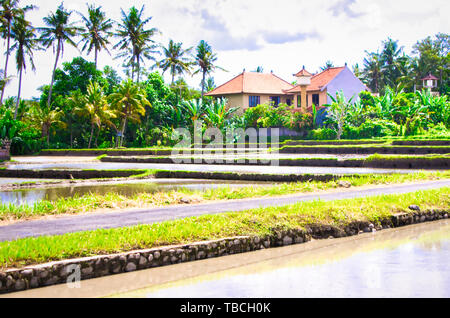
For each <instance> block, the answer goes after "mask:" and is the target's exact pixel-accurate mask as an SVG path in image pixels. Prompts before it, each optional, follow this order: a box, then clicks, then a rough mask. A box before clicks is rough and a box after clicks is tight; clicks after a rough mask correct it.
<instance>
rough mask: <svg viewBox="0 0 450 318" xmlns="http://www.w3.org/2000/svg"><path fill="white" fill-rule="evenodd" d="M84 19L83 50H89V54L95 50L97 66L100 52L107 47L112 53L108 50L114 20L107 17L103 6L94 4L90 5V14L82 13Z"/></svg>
mask: <svg viewBox="0 0 450 318" xmlns="http://www.w3.org/2000/svg"><path fill="white" fill-rule="evenodd" d="M80 15H81V18H82V19H83V22H84V25H85V30H84V31H83V33H81V36H82V37H83V39H82V40H81V41H80V43H82V42H83V43H84V46H83V48H82V51H83V52H84V51H85V50H87V54H88V55H89V54H91V52H92V50H94V54H95V68H97V59H98V53H99V52H100V51H101V50H102V49H105V50H106V52H108V54H111V53H110V52H109V50H108V44H110V43H109V41H108V37H109V36H111V35H112V34H113V33H112V32H111V31H110V30H111V29H112V27H113V21H112V20H111V19H107V18H106V14H105V12H103V11H102V7H95V6H94V5H88V16H87V17H86V16H84V15H82V14H81V13H80Z"/></svg>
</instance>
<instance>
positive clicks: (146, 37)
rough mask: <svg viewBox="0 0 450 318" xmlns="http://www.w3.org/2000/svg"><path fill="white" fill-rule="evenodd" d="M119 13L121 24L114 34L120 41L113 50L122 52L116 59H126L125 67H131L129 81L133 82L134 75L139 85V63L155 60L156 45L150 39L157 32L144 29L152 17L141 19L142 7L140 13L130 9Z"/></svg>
mask: <svg viewBox="0 0 450 318" xmlns="http://www.w3.org/2000/svg"><path fill="white" fill-rule="evenodd" d="M121 12H122V23H121V24H119V28H118V30H117V33H116V34H115V35H116V37H118V38H119V39H120V41H119V42H118V43H117V44H116V45H115V46H114V49H119V50H121V51H123V52H122V53H120V54H119V55H117V57H118V58H126V59H128V61H127V65H128V66H131V74H132V75H131V79H132V80H133V81H134V74H135V73H136V74H137V77H136V78H137V80H136V81H137V82H138V83H139V75H140V66H141V62H142V63H144V62H145V59H150V60H155V58H154V57H153V54H155V53H158V52H157V51H156V48H157V45H156V44H154V41H153V40H152V37H153V36H154V35H155V34H156V33H158V32H159V31H158V29H156V28H151V29H145V26H146V24H148V23H149V22H150V20H151V19H152V17H150V18H147V19H143V17H142V15H143V12H144V6H142V8H141V10H140V11H138V10H137V9H136V8H135V7H132V8H131V9H130V11H129V12H128V14H126V13H125V12H124V11H123V10H122V9H121Z"/></svg>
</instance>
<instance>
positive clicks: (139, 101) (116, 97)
mask: <svg viewBox="0 0 450 318" xmlns="http://www.w3.org/2000/svg"><path fill="white" fill-rule="evenodd" d="M146 95H147V94H146V92H145V90H144V89H143V88H142V86H140V85H139V84H135V83H133V81H132V80H131V79H128V80H127V81H124V82H123V83H122V84H121V85H120V86H119V87H118V89H117V91H116V92H115V93H113V94H111V95H110V96H109V99H110V104H111V108H112V109H113V110H116V111H117V113H118V114H119V115H120V117H122V123H121V128H120V135H119V136H118V137H120V138H119V143H118V145H119V147H121V146H122V143H123V138H124V136H125V129H126V126H127V122H128V121H132V122H136V123H140V122H141V118H140V116H144V115H145V106H151V104H150V102H149V101H148V100H147V96H146Z"/></svg>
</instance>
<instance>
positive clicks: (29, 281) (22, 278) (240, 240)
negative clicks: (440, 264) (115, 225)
mask: <svg viewBox="0 0 450 318" xmlns="http://www.w3.org/2000/svg"><path fill="white" fill-rule="evenodd" d="M410 209H412V210H415V212H414V213H408V214H407V213H404V214H397V215H393V216H392V217H390V218H388V219H384V220H381V222H380V224H379V225H376V226H374V225H373V224H370V223H369V222H354V223H351V224H349V225H347V226H346V227H345V228H335V227H332V226H326V225H320V224H317V225H314V224H313V225H311V226H309V227H308V228H307V229H306V230H301V229H298V230H295V229H294V230H282V229H277V228H274V229H272V234H271V235H266V236H261V237H258V236H252V237H250V236H240V237H233V238H225V239H219V240H214V241H207V242H197V243H192V244H186V245H178V246H169V247H160V248H152V249H146V250H139V251H131V252H127V253H120V254H114V255H100V256H94V257H86V258H80V259H71V260H65V261H57V262H51V263H47V264H41V265H36V266H28V267H25V268H21V269H9V270H6V271H3V272H0V293H8V292H14V291H20V290H25V289H30V288H37V287H43V286H49V285H55V284H63V283H66V282H67V280H68V278H69V275H72V274H73V273H74V272H76V271H77V270H78V272H79V274H80V276H81V279H82V280H83V279H90V278H95V277H101V276H107V275H113V274H119V273H124V272H132V271H136V270H141V269H147V268H151V267H157V266H165V265H170V264H177V263H182V262H189V261H195V260H201V259H206V258H212V257H219V256H225V255H230V254H237V253H244V252H250V251H255V250H260V249H265V248H271V247H279V246H287V245H291V244H299V243H303V242H307V241H310V240H311V238H314V239H328V238H337V237H345V236H351V235H357V234H360V233H363V232H374V231H376V230H381V229H385V228H390V227H400V226H404V225H408V224H413V223H420V222H426V221H432V220H439V219H444V218H448V212H449V211H445V210H432V211H420V208H419V207H417V206H411V207H410ZM74 269H75V270H74Z"/></svg>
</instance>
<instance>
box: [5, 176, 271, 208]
mask: <svg viewBox="0 0 450 318" xmlns="http://www.w3.org/2000/svg"><path fill="white" fill-rule="evenodd" d="M255 184H257V185H259V186H268V185H271V184H272V183H266V182H258V183H255V182H254V183H252V184H249V183H248V182H245V181H243V182H241V181H221V180H191V179H185V180H179V179H178V180H177V179H172V180H158V181H152V182H142V181H140V182H139V183H137V182H129V183H124V184H96V185H81V186H80V185H77V186H60V187H50V188H37V189H20V190H12V191H0V203H3V204H9V203H13V204H16V205H20V204H25V203H26V204H33V203H35V202H38V201H42V200H50V201H56V200H58V199H59V198H67V197H74V196H82V195H85V194H90V193H93V194H100V195H104V194H106V193H110V192H114V193H118V194H120V195H123V196H128V197H129V196H133V195H135V194H137V193H155V192H161V191H163V192H165V191H171V190H176V189H180V188H187V189H191V190H205V189H215V188H218V187H231V188H236V187H245V186H253V185H255Z"/></svg>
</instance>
